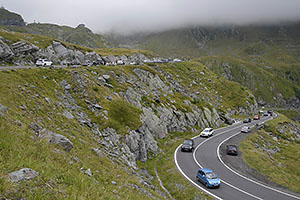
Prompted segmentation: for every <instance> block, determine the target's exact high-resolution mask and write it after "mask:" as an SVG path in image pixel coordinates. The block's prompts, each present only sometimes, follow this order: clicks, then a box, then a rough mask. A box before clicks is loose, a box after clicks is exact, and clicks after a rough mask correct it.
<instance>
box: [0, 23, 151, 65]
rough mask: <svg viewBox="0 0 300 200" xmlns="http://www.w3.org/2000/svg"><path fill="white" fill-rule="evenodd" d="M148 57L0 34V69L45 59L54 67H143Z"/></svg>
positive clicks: (137, 52) (143, 53)
mask: <svg viewBox="0 0 300 200" xmlns="http://www.w3.org/2000/svg"><path fill="white" fill-rule="evenodd" d="M81 28H82V29H84V27H81ZM147 56H153V55H152V53H151V52H148V51H143V50H125V49H90V48H86V47H82V46H78V45H74V44H71V43H66V42H62V41H59V40H54V39H53V38H49V37H45V36H41V35H34V34H23V33H16V32H9V31H5V30H0V65H1V64H2V65H35V61H36V60H37V59H39V58H47V59H49V60H51V61H52V62H53V63H54V64H55V65H68V64H71V63H78V64H83V63H86V64H87V63H89V64H92V63H99V62H103V61H105V62H106V63H108V64H112V63H115V61H116V60H122V61H123V62H124V63H125V64H129V63H132V62H134V63H142V62H143V60H145V59H148V57H147Z"/></svg>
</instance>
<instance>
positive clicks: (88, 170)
mask: <svg viewBox="0 0 300 200" xmlns="http://www.w3.org/2000/svg"><path fill="white" fill-rule="evenodd" d="M84 174H86V175H88V176H92V175H93V174H92V171H91V169H90V168H88V169H87V170H85V171H84Z"/></svg>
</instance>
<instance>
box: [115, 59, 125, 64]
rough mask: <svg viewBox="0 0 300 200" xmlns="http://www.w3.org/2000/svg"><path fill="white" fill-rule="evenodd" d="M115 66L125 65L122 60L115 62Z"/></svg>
mask: <svg viewBox="0 0 300 200" xmlns="http://www.w3.org/2000/svg"><path fill="white" fill-rule="evenodd" d="M116 64H117V65H124V64H125V63H124V61H123V60H117V61H116Z"/></svg>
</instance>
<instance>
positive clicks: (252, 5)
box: [0, 0, 300, 34]
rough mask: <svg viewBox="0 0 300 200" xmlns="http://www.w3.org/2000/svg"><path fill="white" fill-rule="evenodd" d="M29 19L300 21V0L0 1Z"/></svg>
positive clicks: (178, 23)
mask: <svg viewBox="0 0 300 200" xmlns="http://www.w3.org/2000/svg"><path fill="white" fill-rule="evenodd" d="M0 2H1V4H2V6H4V7H5V8H6V9H8V10H10V11H12V12H16V13H19V14H21V15H22V16H23V18H24V20H25V21H26V22H28V23H32V22H34V21H35V22H40V23H54V24H58V25H68V26H72V27H76V26H77V25H78V24H81V23H83V24H85V25H86V26H87V27H88V28H90V29H91V30H93V32H96V33H105V32H112V31H114V32H118V33H127V34H128V33H135V32H148V31H150V32H155V31H164V30H168V29H176V28H182V27H188V26H197V25H224V24H225V25H226V24H227V25H228V24H235V25H248V24H257V23H260V24H265V23H278V22H285V21H300V0H0Z"/></svg>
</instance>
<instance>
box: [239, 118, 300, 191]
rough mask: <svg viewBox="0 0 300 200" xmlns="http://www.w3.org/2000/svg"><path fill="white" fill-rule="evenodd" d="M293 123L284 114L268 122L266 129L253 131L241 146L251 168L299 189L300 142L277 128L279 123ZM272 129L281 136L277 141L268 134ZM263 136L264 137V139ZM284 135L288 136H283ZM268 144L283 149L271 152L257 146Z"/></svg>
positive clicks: (293, 188) (267, 146) (278, 182)
mask: <svg viewBox="0 0 300 200" xmlns="http://www.w3.org/2000/svg"><path fill="white" fill-rule="evenodd" d="M288 122H291V120H290V119H288V118H286V117H285V116H284V115H280V116H279V117H278V118H276V119H274V120H272V121H269V122H267V123H266V125H267V126H266V128H265V129H264V130H261V131H258V132H257V133H254V134H251V135H250V136H249V137H248V138H247V139H246V140H244V141H243V142H242V143H241V145H240V149H241V151H242V152H243V160H244V161H245V162H246V163H247V164H248V165H249V166H250V167H252V168H254V169H255V170H257V171H258V172H260V173H261V174H263V175H265V176H267V177H268V178H269V180H270V181H272V182H275V183H277V184H280V185H282V186H285V187H287V188H289V189H291V190H293V191H296V192H300V184H299V181H300V170H299V165H300V161H299V153H300V144H299V142H294V141H292V140H290V138H291V135H289V134H288V133H286V134H285V135H282V134H280V133H279V132H277V131H276V126H277V125H278V124H279V123H288ZM269 132H272V133H273V134H274V135H276V136H277V137H281V139H279V141H278V142H276V141H274V140H273V139H272V136H270V135H269V134H268V133H269ZM262 137H263V138H264V140H262V139H261V138H262ZM283 138H285V139H283ZM255 143H257V144H258V145H259V146H261V147H262V146H263V145H266V148H272V149H273V148H275V147H278V148H279V149H280V152H278V153H275V154H268V153H266V152H264V151H262V150H259V149H257V148H255V147H254V144H255Z"/></svg>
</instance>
